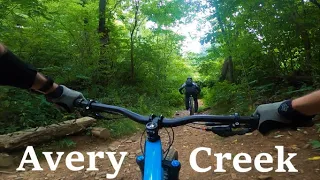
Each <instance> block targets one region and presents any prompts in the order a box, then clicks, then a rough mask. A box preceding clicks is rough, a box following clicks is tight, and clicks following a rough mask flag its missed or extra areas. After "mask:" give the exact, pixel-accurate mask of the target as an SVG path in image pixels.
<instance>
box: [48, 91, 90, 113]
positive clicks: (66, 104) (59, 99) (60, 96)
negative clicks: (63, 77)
mask: <svg viewBox="0 0 320 180" xmlns="http://www.w3.org/2000/svg"><path fill="white" fill-rule="evenodd" d="M46 98H47V101H49V102H52V103H55V104H57V105H58V106H60V107H62V108H63V109H65V110H66V111H68V112H72V111H73V110H74V102H75V100H77V99H80V98H82V99H85V98H84V96H83V94H82V93H80V92H78V91H75V90H72V89H69V88H67V87H66V86H63V85H59V87H58V88H56V90H55V91H54V92H52V93H50V94H47V95H46Z"/></svg>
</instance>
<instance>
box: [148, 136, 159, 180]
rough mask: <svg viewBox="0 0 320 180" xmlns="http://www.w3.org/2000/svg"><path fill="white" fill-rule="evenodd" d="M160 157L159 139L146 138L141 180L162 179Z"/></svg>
mask: <svg viewBox="0 0 320 180" xmlns="http://www.w3.org/2000/svg"><path fill="white" fill-rule="evenodd" d="M162 158H163V155H162V146H161V141H160V140H157V141H155V142H150V141H148V140H146V144H145V164H144V175H143V180H163V169H162Z"/></svg>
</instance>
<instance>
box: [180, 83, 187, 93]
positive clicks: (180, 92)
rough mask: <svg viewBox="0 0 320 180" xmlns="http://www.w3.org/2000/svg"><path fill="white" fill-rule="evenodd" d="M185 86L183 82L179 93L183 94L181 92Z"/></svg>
mask: <svg viewBox="0 0 320 180" xmlns="http://www.w3.org/2000/svg"><path fill="white" fill-rule="evenodd" d="M185 86H186V83H183V84H182V86H181V87H180V88H179V92H180V94H183V93H182V89H183V88H184V87H185Z"/></svg>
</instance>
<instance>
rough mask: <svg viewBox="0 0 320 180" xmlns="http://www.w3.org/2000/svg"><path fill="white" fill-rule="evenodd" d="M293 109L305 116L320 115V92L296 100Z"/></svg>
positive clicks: (293, 102)
mask: <svg viewBox="0 0 320 180" xmlns="http://www.w3.org/2000/svg"><path fill="white" fill-rule="evenodd" d="M292 108H293V109H295V110H297V111H299V112H301V113H303V114H305V115H315V114H318V113H320V90H318V91H315V92H312V93H310V94H307V95H305V96H302V97H300V98H297V99H294V100H293V101H292Z"/></svg>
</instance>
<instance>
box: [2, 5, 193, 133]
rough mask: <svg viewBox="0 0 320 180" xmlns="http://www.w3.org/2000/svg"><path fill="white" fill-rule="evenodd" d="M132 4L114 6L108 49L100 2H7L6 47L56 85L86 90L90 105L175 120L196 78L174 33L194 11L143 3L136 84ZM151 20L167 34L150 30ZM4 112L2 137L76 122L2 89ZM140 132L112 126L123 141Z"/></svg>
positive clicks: (109, 10)
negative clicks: (183, 89) (186, 85)
mask: <svg viewBox="0 0 320 180" xmlns="http://www.w3.org/2000/svg"><path fill="white" fill-rule="evenodd" d="M1 2H2V1H1ZM132 3H133V1H107V4H106V14H105V15H106V22H105V25H106V29H107V31H108V36H109V41H108V43H107V44H106V45H103V46H102V44H101V41H100V37H101V34H99V33H98V32H97V28H98V23H99V22H98V21H99V18H98V17H99V14H98V13H99V12H98V6H99V1H97V0H95V1H85V3H81V1H67V0H57V1H40V0H32V1H22V0H19V1H18V0H17V1H10V2H9V3H7V2H6V3H0V9H1V11H0V15H1V16H0V23H1V26H0V30H1V33H0V42H2V43H4V44H6V46H7V47H8V48H9V49H10V50H11V51H13V52H14V53H15V54H16V55H18V56H19V57H20V58H21V59H22V60H23V61H25V62H27V63H30V64H32V65H33V66H34V67H36V68H37V69H38V70H39V71H40V72H41V73H43V74H45V75H48V76H51V77H52V78H53V79H54V80H55V82H57V83H59V84H64V85H66V86H68V87H70V88H73V89H75V90H79V91H82V92H83V93H84V95H85V96H86V97H88V98H90V99H97V100H100V101H102V102H105V103H109V104H113V105H118V106H124V107H126V108H129V109H131V110H133V111H137V112H139V113H143V114H146V115H149V114H151V113H156V114H165V115H171V114H170V112H172V111H173V109H175V108H177V107H180V106H181V105H182V104H183V97H181V96H180V95H179V93H178V91H177V89H178V88H179V86H180V85H181V84H182V83H183V82H184V80H185V77H187V76H188V75H190V74H192V73H191V72H192V71H191V68H190V66H188V62H187V61H186V60H185V59H182V58H181V56H180V46H181V41H182V40H183V37H181V36H180V35H178V34H176V33H174V32H172V31H171V30H169V26H170V25H173V24H174V23H175V22H177V21H179V20H181V18H182V17H184V16H186V15H188V14H189V11H188V10H187V9H189V8H191V6H189V5H190V4H189V5H187V4H185V3H184V1H180V0H179V1H166V2H164V3H162V4H158V3H159V1H148V2H145V1H141V2H140V6H141V7H140V8H139V11H138V12H137V13H138V26H137V30H136V31H135V33H136V34H135V35H134V36H133V38H134V39H133V47H134V48H133V50H134V51H133V58H134V61H133V62H134V64H133V68H134V69H135V74H134V77H135V78H134V79H132V78H131V76H130V72H131V67H132V65H131V61H130V60H131V59H130V49H131V46H130V35H129V34H130V31H131V29H132V24H133V23H132V22H133V20H134V17H135V13H136V12H135V8H133V7H134V4H132ZM181 3H182V4H181ZM157 5H160V6H161V8H158V7H157ZM152 12H153V13H152ZM164 12H166V13H164ZM170 14H171V15H170ZM162 15H164V16H163V17H160V16H162ZM148 20H153V21H154V22H155V23H158V27H161V26H160V25H165V26H166V27H163V28H158V29H157V30H155V29H153V28H150V29H149V28H147V27H146V23H147V21H148ZM0 107H1V108H0V115H1V118H0V125H1V128H0V134H4V133H9V132H13V131H17V130H23V129H27V128H32V127H37V126H45V125H48V124H52V123H57V122H60V121H63V120H66V119H69V118H74V115H67V114H63V113H61V112H59V111H58V110H57V109H56V108H55V107H54V106H53V105H52V104H50V103H48V102H47V101H46V100H45V99H44V97H43V96H39V95H37V94H33V93H30V92H26V91H25V90H19V89H15V88H1V89H0ZM135 126H136V125H134V123H133V124H132V122H130V121H124V122H120V123H119V124H117V123H109V124H108V127H110V128H112V129H114V131H117V132H118V131H119V133H115V134H116V136H117V134H125V133H126V132H127V131H128V132H131V131H134V130H136V127H135ZM126 128H128V129H126Z"/></svg>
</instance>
